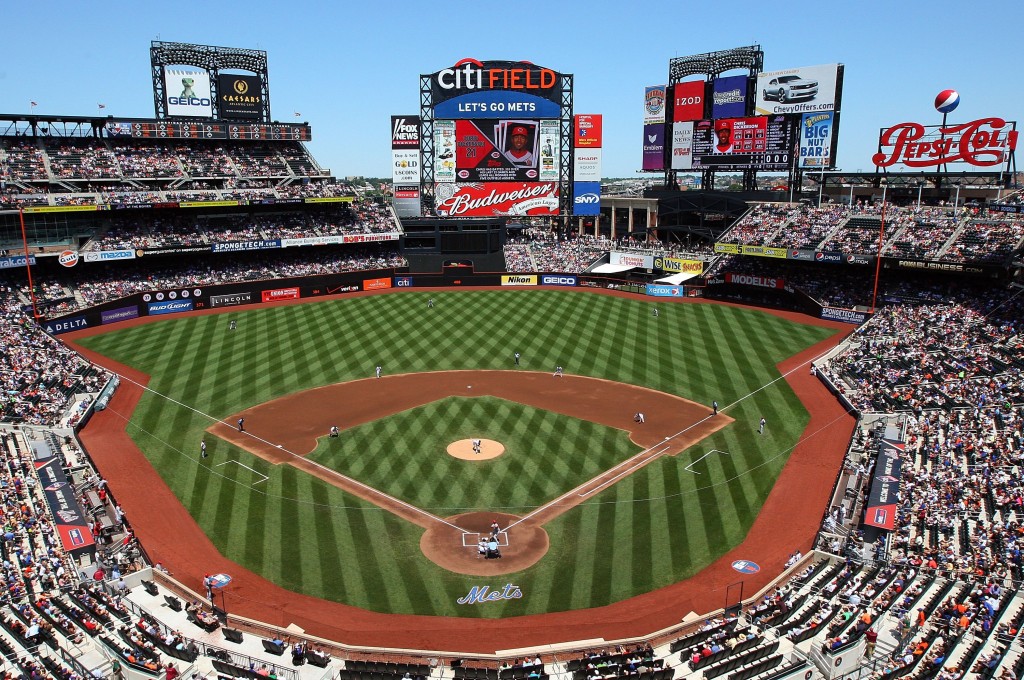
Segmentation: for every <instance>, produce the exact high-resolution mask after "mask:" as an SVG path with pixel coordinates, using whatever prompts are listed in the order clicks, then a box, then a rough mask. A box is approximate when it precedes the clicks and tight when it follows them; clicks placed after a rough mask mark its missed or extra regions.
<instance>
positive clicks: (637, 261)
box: [608, 251, 654, 269]
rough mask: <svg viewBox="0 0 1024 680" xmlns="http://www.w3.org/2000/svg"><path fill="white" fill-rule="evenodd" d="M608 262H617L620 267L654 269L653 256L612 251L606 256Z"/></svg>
mask: <svg viewBox="0 0 1024 680" xmlns="http://www.w3.org/2000/svg"><path fill="white" fill-rule="evenodd" d="M608 264H617V265H619V266H622V267H639V268H640V269H654V256H653V255H636V254H634V253H618V252H614V251H613V252H612V253H611V254H610V255H609V257H608Z"/></svg>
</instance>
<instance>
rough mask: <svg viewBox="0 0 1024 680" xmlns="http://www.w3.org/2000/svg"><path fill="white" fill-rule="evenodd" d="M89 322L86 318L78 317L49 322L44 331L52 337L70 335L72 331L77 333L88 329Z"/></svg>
mask: <svg viewBox="0 0 1024 680" xmlns="http://www.w3.org/2000/svg"><path fill="white" fill-rule="evenodd" d="M88 327H89V322H88V321H86V320H85V317H84V316H76V317H73V318H71V319H57V320H56V321H47V322H46V325H45V326H43V330H44V331H46V332H47V333H49V334H50V335H60V334H61V333H68V332H70V331H77V330H79V329H81V328H88Z"/></svg>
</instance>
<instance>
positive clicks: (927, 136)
mask: <svg viewBox="0 0 1024 680" xmlns="http://www.w3.org/2000/svg"><path fill="white" fill-rule="evenodd" d="M1016 148H1017V123H1016V122H1015V121H1013V122H1011V121H1006V120H1003V119H1002V118H979V119H978V120H972V121H971V122H969V123H960V124H958V125H947V126H941V125H932V126H928V127H925V126H924V125H921V124H920V123H900V124H899V125H893V126H892V127H890V128H888V129H885V130H882V133H881V135H879V138H878V153H876V154H875V155H874V156H872V157H871V162H872V163H874V164H875V166H877V167H879V168H888V167H889V166H892V165H896V164H900V165H905V166H906V167H908V168H928V167H933V166H936V165H944V164H946V163H967V164H969V165H974V166H979V167H987V166H993V165H1002V164H1003V163H1004V162H1006V163H1008V162H1009V160H1010V156H1011V154H1012V153H1013V150H1014V149H1016Z"/></svg>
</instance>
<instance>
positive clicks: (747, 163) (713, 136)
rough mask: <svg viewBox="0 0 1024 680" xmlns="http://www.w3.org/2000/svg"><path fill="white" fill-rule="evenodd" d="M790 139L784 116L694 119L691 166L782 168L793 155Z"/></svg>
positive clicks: (790, 130)
mask: <svg viewBox="0 0 1024 680" xmlns="http://www.w3.org/2000/svg"><path fill="white" fill-rule="evenodd" d="M726 131H727V132H726ZM723 138H724V139H723ZM793 140H794V136H793V121H792V120H791V119H790V118H789V117H786V116H757V117H755V118H725V119H718V120H715V121H710V120H701V121H697V122H695V123H694V124H693V168H695V169H696V168H715V169H717V170H747V169H752V170H769V171H772V170H774V171H784V170H787V169H789V167H790V165H791V162H792V160H793V158H794V155H795V154H794V146H793Z"/></svg>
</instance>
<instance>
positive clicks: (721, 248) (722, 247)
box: [715, 243, 740, 255]
mask: <svg viewBox="0 0 1024 680" xmlns="http://www.w3.org/2000/svg"><path fill="white" fill-rule="evenodd" d="M715 252H716V253H730V254H732V255H737V254H739V252H740V246H739V244H738V243H716V244H715Z"/></svg>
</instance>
